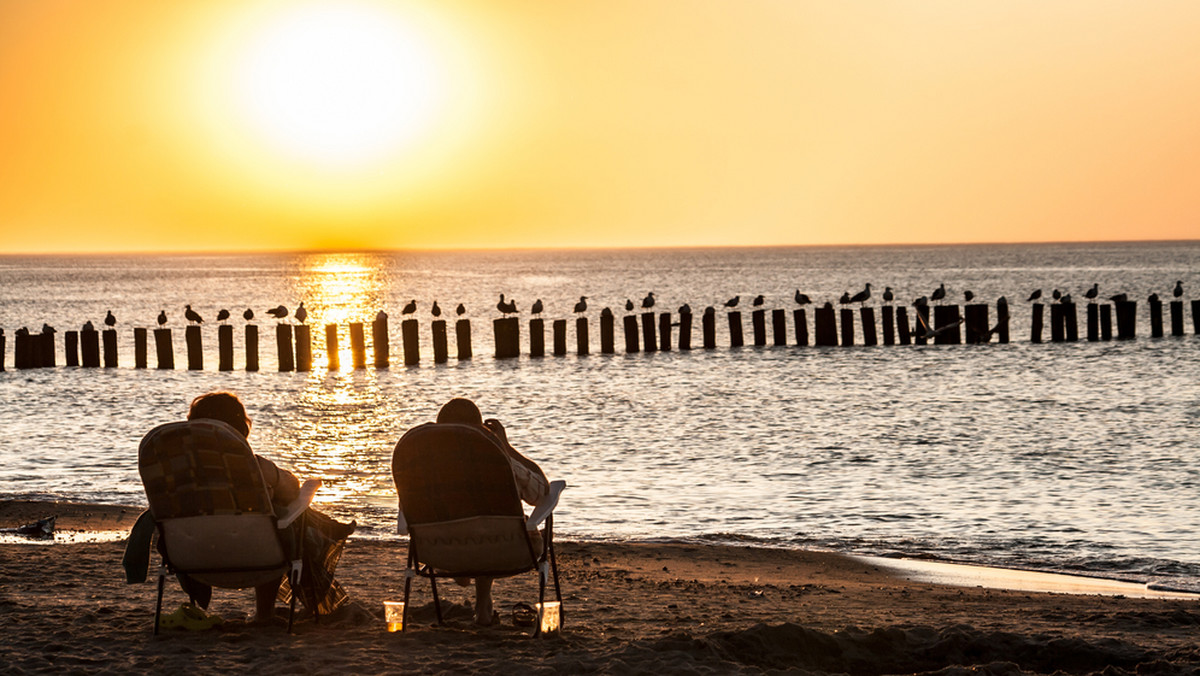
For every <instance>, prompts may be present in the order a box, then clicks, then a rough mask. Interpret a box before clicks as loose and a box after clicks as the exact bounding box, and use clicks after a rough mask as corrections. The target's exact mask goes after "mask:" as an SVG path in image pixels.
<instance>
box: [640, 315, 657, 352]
mask: <svg viewBox="0 0 1200 676" xmlns="http://www.w3.org/2000/svg"><path fill="white" fill-rule="evenodd" d="M642 349H644V350H645V351H646V352H654V351H655V350H657V349H658V337H657V335H656V334H655V331H654V313H653V312H643V313H642Z"/></svg>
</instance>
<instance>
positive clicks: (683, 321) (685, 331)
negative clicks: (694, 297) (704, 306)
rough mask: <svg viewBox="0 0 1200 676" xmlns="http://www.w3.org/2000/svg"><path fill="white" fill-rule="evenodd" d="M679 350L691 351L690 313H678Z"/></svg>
mask: <svg viewBox="0 0 1200 676" xmlns="http://www.w3.org/2000/svg"><path fill="white" fill-rule="evenodd" d="M679 349H680V350H690V349H692V313H690V312H680V313H679Z"/></svg>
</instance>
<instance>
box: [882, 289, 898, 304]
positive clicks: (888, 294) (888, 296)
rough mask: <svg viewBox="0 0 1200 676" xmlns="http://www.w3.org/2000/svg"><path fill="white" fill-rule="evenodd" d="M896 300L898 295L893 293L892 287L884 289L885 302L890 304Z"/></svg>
mask: <svg viewBox="0 0 1200 676" xmlns="http://www.w3.org/2000/svg"><path fill="white" fill-rule="evenodd" d="M895 299H896V295H895V294H894V293H892V287H890V286H885V287H883V300H884V301H885V302H888V303H890V302H892V301H893V300H895Z"/></svg>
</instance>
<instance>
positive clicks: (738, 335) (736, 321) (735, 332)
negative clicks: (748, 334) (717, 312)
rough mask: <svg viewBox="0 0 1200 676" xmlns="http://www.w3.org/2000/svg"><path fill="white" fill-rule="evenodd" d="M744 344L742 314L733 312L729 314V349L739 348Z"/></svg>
mask: <svg viewBox="0 0 1200 676" xmlns="http://www.w3.org/2000/svg"><path fill="white" fill-rule="evenodd" d="M745 344H746V341H745V340H744V339H743V338H742V313H740V312H738V311H737V310H734V311H733V312H730V313H729V347H741V346H743V345H745Z"/></svg>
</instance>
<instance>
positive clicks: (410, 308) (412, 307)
mask: <svg viewBox="0 0 1200 676" xmlns="http://www.w3.org/2000/svg"><path fill="white" fill-rule="evenodd" d="M416 311H417V299H416V298H414V299H412V300H410V301H408V305H405V306H404V309H403V310H401V311H400V314H402V315H411V314H412V313H414V312H416Z"/></svg>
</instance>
